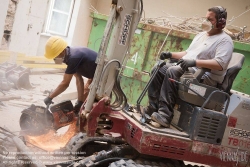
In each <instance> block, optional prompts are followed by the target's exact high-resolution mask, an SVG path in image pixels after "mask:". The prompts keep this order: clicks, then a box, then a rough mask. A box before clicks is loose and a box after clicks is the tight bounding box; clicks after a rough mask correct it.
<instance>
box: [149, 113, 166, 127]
mask: <svg viewBox="0 0 250 167" xmlns="http://www.w3.org/2000/svg"><path fill="white" fill-rule="evenodd" d="M151 119H152V120H154V121H155V122H157V123H158V124H160V125H161V126H164V127H165V128H169V127H170V122H169V121H168V120H167V119H166V118H165V117H164V116H163V115H161V114H159V113H158V112H154V113H153V114H152V115H151Z"/></svg>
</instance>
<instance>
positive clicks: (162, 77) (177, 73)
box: [148, 63, 217, 122]
mask: <svg viewBox="0 0 250 167" xmlns="http://www.w3.org/2000/svg"><path fill="white" fill-rule="evenodd" d="M154 70H156V67H154V68H153V70H152V71H151V74H152V73H153V72H154ZM189 70H191V72H193V73H194V70H193V69H192V68H189ZM183 74H184V71H183V70H182V69H181V67H180V66H174V65H173V64H171V63H167V64H166V65H164V66H163V67H161V68H160V69H159V71H158V73H157V74H156V76H155V78H154V79H153V81H152V83H151V84H150V85H149V88H148V98H149V105H150V106H151V107H152V108H153V109H154V110H155V111H158V113H160V114H161V115H162V116H164V117H165V118H166V119H167V120H168V121H169V122H171V120H172V118H173V108H174V105H175V103H176V99H177V97H178V84H176V83H175V82H171V81H170V80H169V78H172V79H174V80H179V79H180V77H181V76H182V75H183ZM202 79H203V81H202V83H203V84H206V85H210V86H214V87H216V85H217V82H215V81H213V80H211V79H210V78H209V77H208V76H206V75H204V76H203V77H202Z"/></svg>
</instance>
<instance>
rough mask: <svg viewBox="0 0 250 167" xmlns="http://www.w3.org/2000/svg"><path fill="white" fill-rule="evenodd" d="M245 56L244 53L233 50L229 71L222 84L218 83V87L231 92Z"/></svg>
mask: <svg viewBox="0 0 250 167" xmlns="http://www.w3.org/2000/svg"><path fill="white" fill-rule="evenodd" d="M244 60H245V57H244V55H243V54H240V53H236V52H233V54H232V58H231V60H230V62H229V65H228V67H227V73H226V75H225V77H224V80H223V82H222V83H221V84H219V85H218V88H219V89H221V90H223V91H224V92H226V93H228V94H230V90H231V88H232V85H233V81H234V79H235V78H236V76H237V74H238V73H239V71H240V70H241V68H242V66H243V63H244Z"/></svg>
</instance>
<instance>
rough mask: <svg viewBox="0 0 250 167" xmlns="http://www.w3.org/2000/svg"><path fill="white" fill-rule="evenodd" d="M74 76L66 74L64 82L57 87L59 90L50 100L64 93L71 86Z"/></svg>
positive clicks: (56, 90) (53, 93)
mask: <svg viewBox="0 0 250 167" xmlns="http://www.w3.org/2000/svg"><path fill="white" fill-rule="evenodd" d="M72 77H73V74H64V75H63V80H62V82H61V83H60V84H59V85H58V86H57V88H56V89H55V90H54V91H53V92H52V93H51V94H50V95H49V98H51V99H53V98H54V97H56V96H58V95H59V94H61V93H62V92H64V91H65V90H66V89H67V88H68V87H69V84H70V81H71V79H72Z"/></svg>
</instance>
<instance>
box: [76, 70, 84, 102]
mask: <svg viewBox="0 0 250 167" xmlns="http://www.w3.org/2000/svg"><path fill="white" fill-rule="evenodd" d="M74 76H75V77H76V88H77V93H78V101H81V102H83V100H84V99H83V94H84V80H83V78H82V76H81V75H80V74H78V73H75V74H74Z"/></svg>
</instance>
